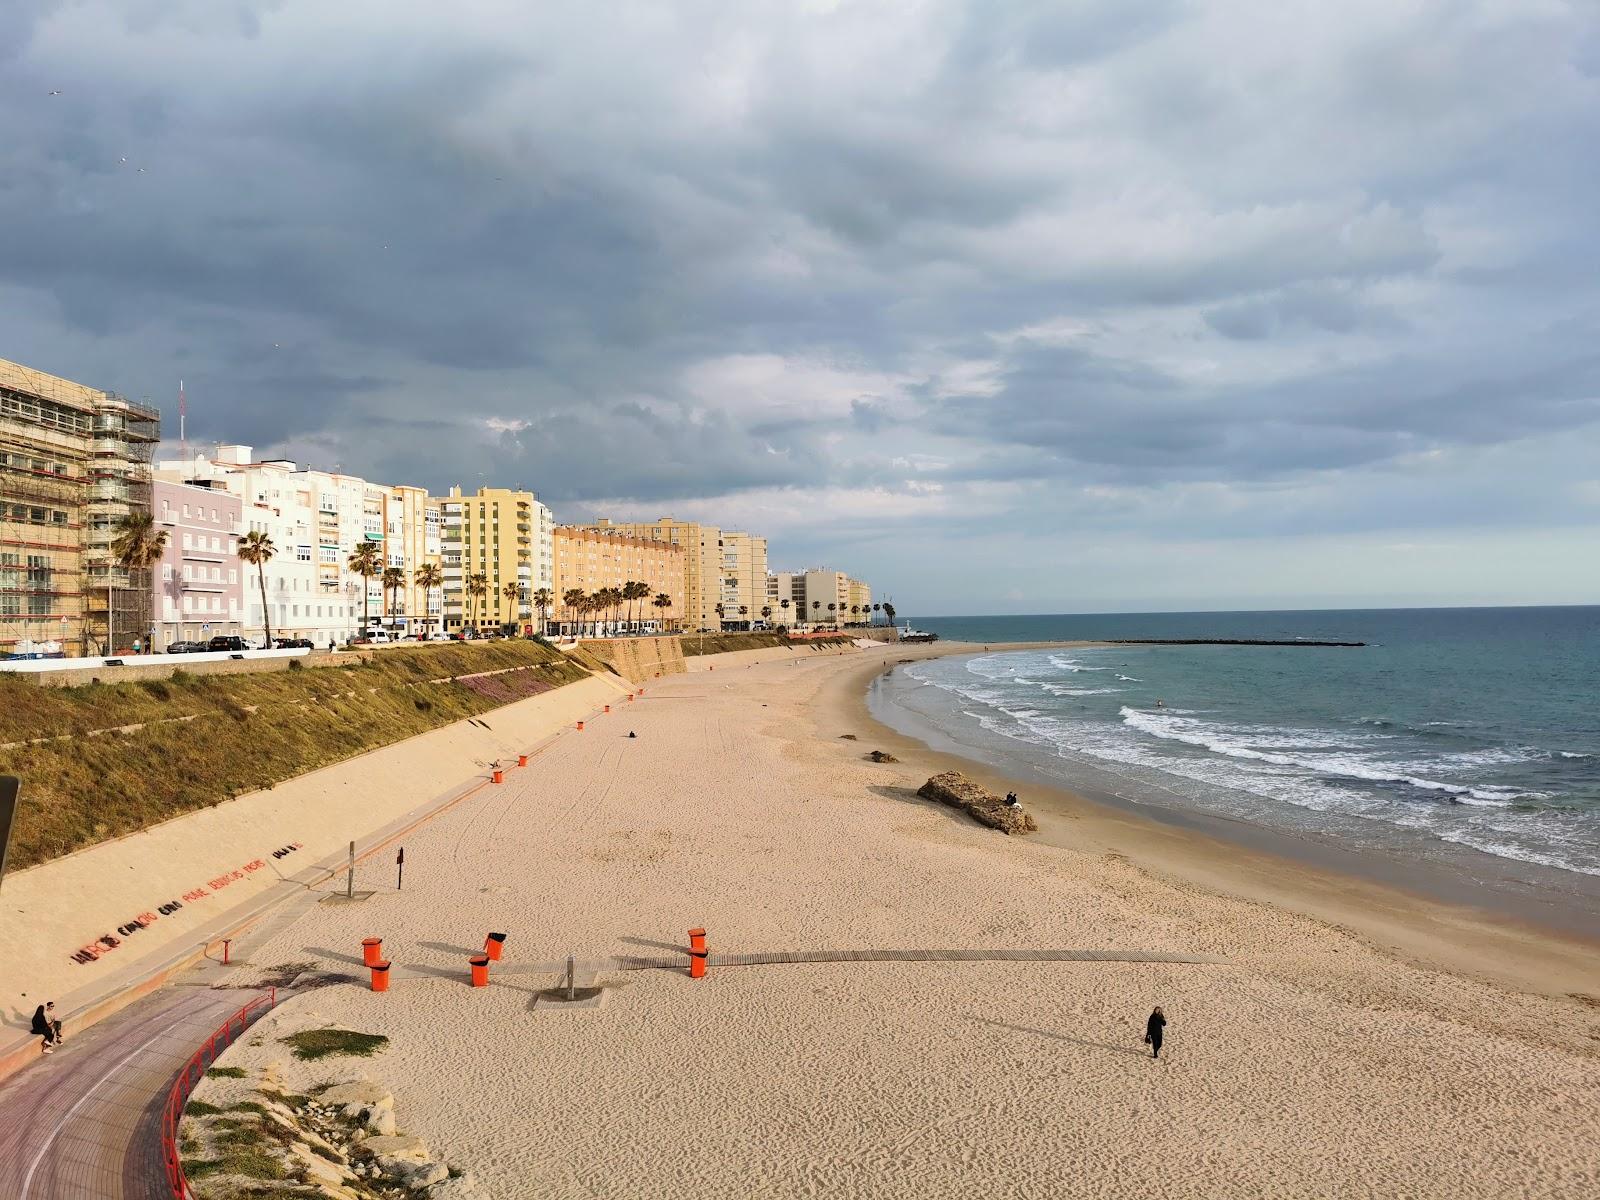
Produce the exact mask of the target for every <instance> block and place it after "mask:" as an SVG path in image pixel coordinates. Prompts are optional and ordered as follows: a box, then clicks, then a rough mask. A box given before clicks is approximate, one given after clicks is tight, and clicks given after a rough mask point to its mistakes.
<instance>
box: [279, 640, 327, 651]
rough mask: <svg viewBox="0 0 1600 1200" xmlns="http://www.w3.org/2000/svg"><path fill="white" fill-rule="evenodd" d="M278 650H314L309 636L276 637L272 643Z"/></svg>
mask: <svg viewBox="0 0 1600 1200" xmlns="http://www.w3.org/2000/svg"><path fill="white" fill-rule="evenodd" d="M272 644H273V645H275V646H276V647H277V648H278V649H279V650H315V649H316V646H315V645H313V644H312V642H311V640H310V639H309V638H277V639H276V640H275V641H274V642H273V643H272Z"/></svg>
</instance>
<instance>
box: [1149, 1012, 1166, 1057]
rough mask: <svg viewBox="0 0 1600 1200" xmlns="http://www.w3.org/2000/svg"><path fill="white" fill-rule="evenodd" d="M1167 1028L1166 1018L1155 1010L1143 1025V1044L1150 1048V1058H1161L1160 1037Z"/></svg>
mask: <svg viewBox="0 0 1600 1200" xmlns="http://www.w3.org/2000/svg"><path fill="white" fill-rule="evenodd" d="M1166 1028H1167V1018H1166V1017H1164V1016H1162V1015H1161V1009H1160V1008H1157V1009H1156V1010H1155V1012H1153V1013H1151V1014H1150V1019H1149V1020H1148V1021H1146V1022H1145V1023H1144V1040H1145V1044H1146V1045H1147V1046H1149V1047H1150V1057H1151V1058H1160V1057H1161V1037H1162V1034H1163V1033H1164V1032H1165V1031H1166Z"/></svg>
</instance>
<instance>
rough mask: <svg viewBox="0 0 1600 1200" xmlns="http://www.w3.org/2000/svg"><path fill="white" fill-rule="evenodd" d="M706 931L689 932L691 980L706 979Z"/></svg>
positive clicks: (692, 930)
mask: <svg viewBox="0 0 1600 1200" xmlns="http://www.w3.org/2000/svg"><path fill="white" fill-rule="evenodd" d="M708 953H709V951H707V950H706V931H705V930H704V929H691V930H689V978H690V979H704V978H705V977H706V956H707V954H708Z"/></svg>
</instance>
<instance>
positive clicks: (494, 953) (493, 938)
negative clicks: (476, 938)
mask: <svg viewBox="0 0 1600 1200" xmlns="http://www.w3.org/2000/svg"><path fill="white" fill-rule="evenodd" d="M505 944H506V935H505V934H503V933H491V934H490V935H489V936H488V937H486V938H484V939H483V952H484V954H486V955H488V957H489V961H490V962H499V961H500V951H501V950H503V949H504V948H505Z"/></svg>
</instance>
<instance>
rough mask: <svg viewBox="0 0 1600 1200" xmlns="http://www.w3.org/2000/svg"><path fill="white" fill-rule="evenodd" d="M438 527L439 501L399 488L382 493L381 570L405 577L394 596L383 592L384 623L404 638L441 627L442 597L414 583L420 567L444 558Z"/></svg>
mask: <svg viewBox="0 0 1600 1200" xmlns="http://www.w3.org/2000/svg"><path fill="white" fill-rule="evenodd" d="M440 528H441V527H440V511H439V502H438V501H437V500H435V499H434V498H433V497H431V496H429V495H428V490H427V489H426V488H420V487H411V486H409V485H404V484H402V485H398V486H395V487H391V488H389V489H387V495H386V496H385V498H384V523H383V544H384V565H385V566H386V567H397V568H399V569H400V570H401V571H402V572H404V574H405V584H404V586H402V587H401V588H399V589H398V590H396V591H390V590H389V589H387V588H386V589H384V610H383V611H384V617H385V623H386V624H390V625H393V626H395V627H398V628H400V629H402V630H404V631H406V632H408V633H414V632H419V631H425V632H429V633H435V632H439V631H440V630H441V629H442V628H443V626H442V624H441V622H442V621H443V617H444V595H443V592H442V591H441V590H440V589H437V588H431V589H430V588H424V587H422V586H421V585H420V584H418V583H417V581H416V572H417V568H418V567H419V566H421V565H422V564H423V563H430V562H432V563H436V562H439V561H440V556H441V554H442V553H443V541H442V539H441V534H440Z"/></svg>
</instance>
